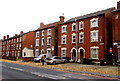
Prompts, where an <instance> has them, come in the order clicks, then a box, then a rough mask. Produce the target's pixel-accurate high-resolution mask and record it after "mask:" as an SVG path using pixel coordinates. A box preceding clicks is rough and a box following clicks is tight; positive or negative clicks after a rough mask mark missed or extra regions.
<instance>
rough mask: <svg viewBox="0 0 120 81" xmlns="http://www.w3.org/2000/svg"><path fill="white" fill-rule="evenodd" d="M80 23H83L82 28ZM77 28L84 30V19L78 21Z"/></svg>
mask: <svg viewBox="0 0 120 81" xmlns="http://www.w3.org/2000/svg"><path fill="white" fill-rule="evenodd" d="M81 24H83V28H81ZM79 30H84V21H80V22H79Z"/></svg>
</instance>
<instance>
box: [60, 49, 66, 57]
mask: <svg viewBox="0 0 120 81" xmlns="http://www.w3.org/2000/svg"><path fill="white" fill-rule="evenodd" d="M63 50H65V53H63ZM66 55H67V48H62V49H61V57H66Z"/></svg>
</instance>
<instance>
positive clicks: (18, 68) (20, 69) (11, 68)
mask: <svg viewBox="0 0 120 81" xmlns="http://www.w3.org/2000/svg"><path fill="white" fill-rule="evenodd" d="M10 68H11V69H15V70H19V71H24V70H23V69H20V68H15V67H10Z"/></svg>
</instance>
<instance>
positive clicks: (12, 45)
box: [2, 32, 23, 60]
mask: <svg viewBox="0 0 120 81" xmlns="http://www.w3.org/2000/svg"><path fill="white" fill-rule="evenodd" d="M22 34H23V32H21V33H20V35H17V34H15V36H13V37H11V38H9V35H7V36H4V38H3V40H2V58H5V59H11V60H16V58H20V57H21V46H22V43H21V40H22V38H21V35H22Z"/></svg>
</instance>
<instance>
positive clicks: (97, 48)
mask: <svg viewBox="0 0 120 81" xmlns="http://www.w3.org/2000/svg"><path fill="white" fill-rule="evenodd" d="M93 49H96V50H97V51H96V53H95V54H96V57H93V53H92V52H93V51H92V50H93ZM90 51H91V52H90V53H91V58H92V59H98V56H99V47H98V46H92V47H90Z"/></svg>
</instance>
